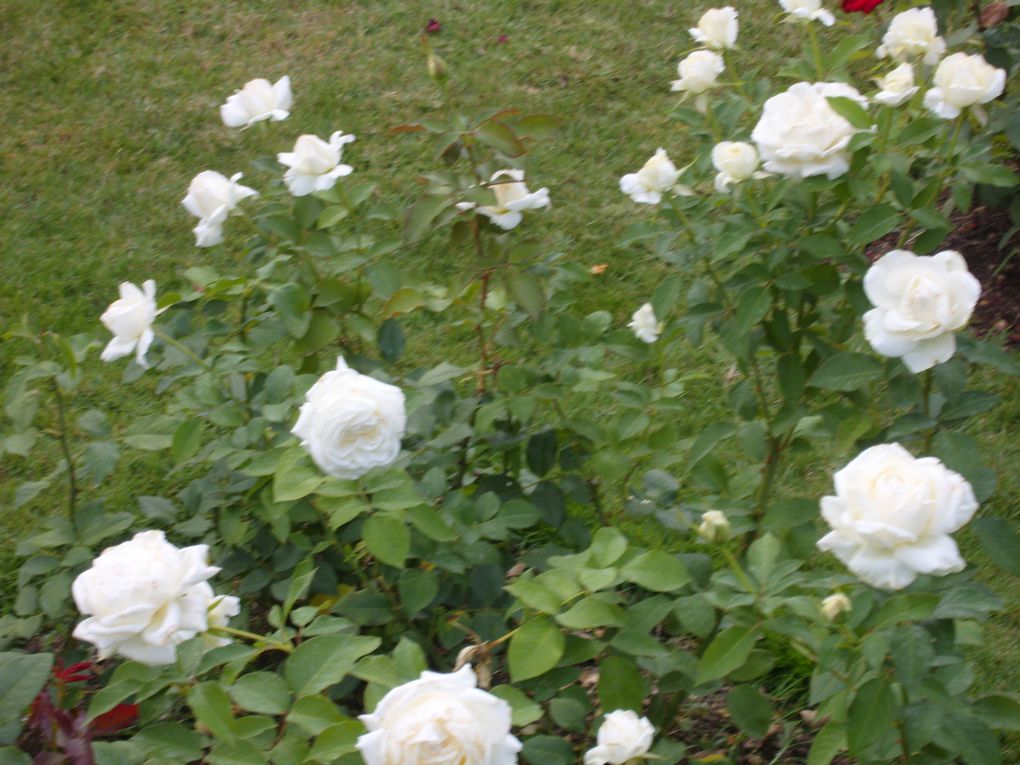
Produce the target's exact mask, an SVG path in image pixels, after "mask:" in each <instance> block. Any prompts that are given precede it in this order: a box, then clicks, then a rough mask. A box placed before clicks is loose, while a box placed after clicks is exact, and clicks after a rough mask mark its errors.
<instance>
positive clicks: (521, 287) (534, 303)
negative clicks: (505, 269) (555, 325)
mask: <svg viewBox="0 0 1020 765" xmlns="http://www.w3.org/2000/svg"><path fill="white" fill-rule="evenodd" d="M507 289H509V290H510V296H511V297H512V298H513V299H514V302H515V303H517V305H519V306H520V307H521V308H523V309H524V311H525V313H527V314H528V315H529V316H530V317H531V318H532V319H537V318H538V317H539V316H541V315H542V309H543V308H545V290H544V289H543V288H542V282H541V281H539V279H538V277H537V276H533V275H532V274H528V273H522V272H520V271H511V272H510V275H509V276H508V277H507Z"/></svg>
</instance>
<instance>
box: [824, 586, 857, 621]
mask: <svg viewBox="0 0 1020 765" xmlns="http://www.w3.org/2000/svg"><path fill="white" fill-rule="evenodd" d="M852 609H853V603H851V602H850V598H848V597H847V596H846V595H844V594H843V593H842V592H834V593H832V595H829V596H828V597H827V598H825V599H824V600H822V615H823V616H824V617H825V618H826V619H828V620H829V621H830V622H834V621H836V619H838V618H839V616H840V614H844V613H849V612H850V611H851V610H852Z"/></svg>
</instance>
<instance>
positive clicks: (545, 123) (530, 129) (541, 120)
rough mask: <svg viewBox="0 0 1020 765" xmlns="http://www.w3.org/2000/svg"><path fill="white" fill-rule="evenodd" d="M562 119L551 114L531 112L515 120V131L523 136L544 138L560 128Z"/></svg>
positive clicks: (536, 138) (537, 138)
mask: <svg viewBox="0 0 1020 765" xmlns="http://www.w3.org/2000/svg"><path fill="white" fill-rule="evenodd" d="M561 124H562V121H561V120H560V119H559V118H558V117H553V116H552V115H551V114H529V115H527V116H525V117H521V118H520V119H519V120H515V121H514V132H515V133H516V134H517V135H518V136H519V137H521V138H533V139H535V140H539V141H541V140H544V139H546V138H549V137H551V136H552V135H553V134H554V133H555V132H556V131H557V130H559V129H560V125H561Z"/></svg>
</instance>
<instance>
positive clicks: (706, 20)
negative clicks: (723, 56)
mask: <svg viewBox="0 0 1020 765" xmlns="http://www.w3.org/2000/svg"><path fill="white" fill-rule="evenodd" d="M737 29H738V26H737V12H736V10H735V9H734V8H732V7H730V6H728V5H727V6H726V7H725V8H711V9H709V10H707V11H705V12H704V13H703V14H702V16H701V18H700V19H698V26H696V27H692V28H691V29H688V30H687V31H688V32H690V34H691V37H693V38H694V41H695V42H698V43H701V44H702V45H704V46H706V47H708V48H715V49H716V50H721V49H723V48H732V47H733V46H734V45H735V44H736V42H737Z"/></svg>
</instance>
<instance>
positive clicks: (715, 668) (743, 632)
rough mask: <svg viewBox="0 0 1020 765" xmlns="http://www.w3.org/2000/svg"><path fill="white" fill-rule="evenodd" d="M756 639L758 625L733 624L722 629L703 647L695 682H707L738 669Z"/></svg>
mask: <svg viewBox="0 0 1020 765" xmlns="http://www.w3.org/2000/svg"><path fill="white" fill-rule="evenodd" d="M757 639H758V627H756V626H749V627H741V626H736V625H734V626H733V627H729V628H728V629H725V630H723V631H722V632H720V633H719V634H718V635H716V636H715V639H714V640H713V641H712V642H711V643H710V644H709V646H708V648H706V649H705V653H704V654H702V656H701V659H700V660H699V661H698V673H697V683H698V684H699V685H700V684H702V683H707V682H708V681H710V680H718V679H719V678H721V677H725V676H726V675H728V674H729V673H730V672H732V671H733V670H735V669H740V668H741V667H742V666H743V665H744V662H746V661H747V657H748V656H750V655H751V649H752V648H754V643H755V641H756V640H757Z"/></svg>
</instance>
